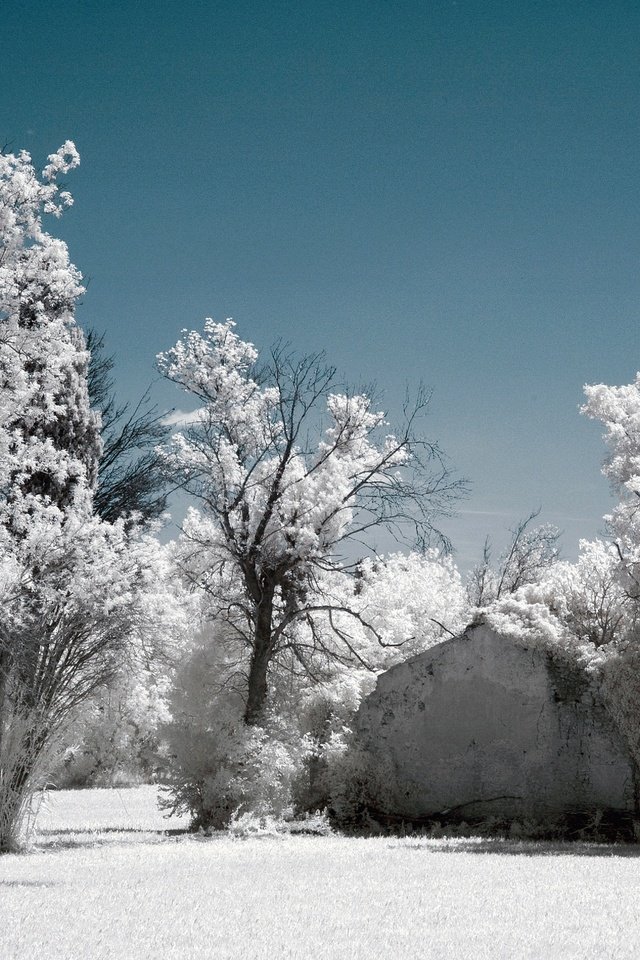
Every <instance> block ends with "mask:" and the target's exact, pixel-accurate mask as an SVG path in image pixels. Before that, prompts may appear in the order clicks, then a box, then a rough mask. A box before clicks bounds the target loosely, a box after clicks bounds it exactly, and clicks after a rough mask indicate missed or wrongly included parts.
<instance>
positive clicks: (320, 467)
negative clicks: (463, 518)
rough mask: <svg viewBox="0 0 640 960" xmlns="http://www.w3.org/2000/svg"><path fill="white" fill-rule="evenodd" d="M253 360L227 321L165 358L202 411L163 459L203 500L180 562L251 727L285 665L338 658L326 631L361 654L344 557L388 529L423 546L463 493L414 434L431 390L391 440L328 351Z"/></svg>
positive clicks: (192, 336)
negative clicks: (203, 603) (239, 680)
mask: <svg viewBox="0 0 640 960" xmlns="http://www.w3.org/2000/svg"><path fill="white" fill-rule="evenodd" d="M257 361H258V354H257V351H256V349H255V347H254V346H253V345H252V344H251V343H247V342H245V341H242V340H240V339H239V337H238V336H237V335H236V334H235V332H234V324H233V322H232V321H230V320H229V321H227V322H226V323H215V322H214V321H213V320H210V319H209V320H207V321H206V323H205V328H204V335H201V334H199V333H197V332H195V331H193V332H191V333H186V332H185V335H184V337H183V339H182V340H181V341H180V342H179V343H178V344H177V345H176V346H175V347H173V348H172V349H171V350H169V351H168V352H167V353H164V354H160V356H159V358H158V362H159V367H160V370H161V371H162V372H163V373H164V375H165V376H166V377H167V378H168V379H170V380H171V381H173V382H174V383H177V384H178V385H179V386H181V387H182V388H183V389H184V390H186V391H188V392H189V393H190V394H192V395H193V396H195V397H196V398H197V399H198V400H199V401H200V403H201V407H200V409H199V412H198V415H197V421H196V422H195V423H194V424H193V425H192V426H191V427H189V428H187V429H186V430H185V431H183V432H182V433H179V434H177V435H176V436H174V438H173V440H172V445H171V447H170V449H169V450H168V451H167V454H166V456H167V462H168V464H169V466H170V468H171V469H172V470H174V471H175V472H176V474H177V475H178V476H179V477H180V478H181V480H182V483H183V484H184V486H185V488H186V489H187V490H189V491H190V492H191V493H192V494H193V495H195V496H196V497H197V498H198V499H199V500H200V503H201V505H202V512H199V511H197V510H191V511H190V513H189V514H188V516H187V519H186V521H185V523H184V527H183V534H182V544H181V564H182V569H183V571H184V572H185V575H186V576H187V577H188V578H189V579H190V580H191V581H192V582H193V583H194V584H196V585H197V586H199V587H202V588H203V589H204V590H206V591H208V592H209V594H210V595H211V597H212V598H213V603H214V605H215V606H216V610H215V617H216V619H218V620H219V619H223V618H224V619H225V620H226V621H227V622H228V623H229V624H230V625H231V626H232V628H233V631H234V632H235V635H236V636H237V638H238V643H239V644H240V645H241V646H243V647H244V649H245V650H246V651H247V653H248V666H247V675H246V677H245V709H244V721H245V723H246V724H248V725H257V724H260V722H261V721H262V720H263V719H264V712H265V707H266V705H267V700H268V692H269V672H270V667H271V665H272V663H273V662H274V660H276V659H277V658H279V657H283V656H284V657H290V658H293V659H294V660H295V661H297V662H298V663H299V664H300V665H301V666H302V668H304V669H312V659H313V657H314V654H318V653H319V654H320V655H322V656H329V657H331V656H337V655H338V654H337V652H336V647H335V645H331V644H330V642H329V641H328V640H327V636H328V635H332V637H333V638H334V640H335V639H338V640H339V641H340V643H341V644H342V645H343V648H344V650H345V652H346V653H347V654H351V655H353V656H357V651H356V650H355V649H354V648H353V647H352V646H351V645H350V641H349V635H348V632H347V631H346V630H345V629H344V628H343V627H341V626H340V625H339V623H338V620H337V617H338V616H341V617H343V618H344V617H347V618H351V619H352V620H353V621H354V622H355V623H362V616H361V615H360V614H359V613H358V611H357V610H356V609H355V606H351V605H349V604H347V603H345V602H344V601H343V600H341V599H340V597H339V596H336V595H334V594H333V593H332V577H334V576H335V575H337V574H338V573H339V572H341V571H344V570H345V569H346V568H347V567H348V566H349V564H348V561H347V560H346V559H345V555H348V553H347V551H348V550H353V549H354V545H357V546H358V547H359V548H360V549H361V548H362V543H363V542H366V540H367V538H368V537H369V536H370V535H371V534H372V532H375V531H377V530H380V529H381V528H385V529H387V530H390V531H391V532H392V533H393V534H394V535H395V536H397V537H398V538H404V539H405V540H406V539H410V540H412V541H413V542H417V543H418V544H419V545H420V546H425V545H426V544H427V543H428V542H429V541H430V540H431V539H433V538H434V537H438V533H437V530H436V528H435V526H434V518H435V516H436V515H437V514H438V513H439V512H442V511H445V510H446V509H447V508H448V507H449V505H450V503H451V500H452V499H453V498H454V497H455V496H456V495H457V494H459V493H460V490H461V484H460V482H459V481H456V480H454V479H452V477H451V475H450V473H449V470H448V469H447V467H446V465H445V463H444V460H443V457H442V454H441V453H440V450H439V448H438V446H437V444H435V443H433V442H430V441H427V440H424V439H422V438H420V437H419V436H418V435H417V433H416V423H417V420H418V417H419V415H420V414H421V413H422V412H423V411H424V408H425V406H426V404H427V399H428V398H427V397H426V396H425V394H424V392H421V393H420V395H419V397H418V399H417V401H416V403H415V404H414V405H413V406H412V407H410V408H409V406H408V405H407V406H406V408H405V421H404V424H403V426H402V427H401V429H400V430H399V432H397V433H396V434H391V433H387V432H386V426H387V425H386V422H385V416H384V414H383V413H381V412H377V411H375V410H373V409H372V405H371V401H370V399H369V397H367V396H366V395H364V394H352V393H348V392H334V391H335V390H336V371H335V369H334V368H333V367H330V366H327V365H326V363H325V360H324V356H323V355H314V356H307V357H303V358H302V359H297V358H295V357H294V356H292V355H291V354H290V353H288V352H287V351H286V350H285V349H284V348H282V347H277V348H275V349H274V350H272V351H271V354H270V357H269V360H268V362H267V363H266V364H265V365H264V366H262V367H260V366H258V363H257ZM323 417H324V418H325V419H324V422H323V419H322V418H323ZM323 426H324V430H322V427H323ZM441 539H442V538H441ZM339 551H342V553H339ZM369 629H370V630H372V631H374V632H375V628H373V627H371V626H370V625H369ZM300 631H303V632H304V639H301V637H300ZM379 639H380V640H381V641H382V638H381V637H380V638H379Z"/></svg>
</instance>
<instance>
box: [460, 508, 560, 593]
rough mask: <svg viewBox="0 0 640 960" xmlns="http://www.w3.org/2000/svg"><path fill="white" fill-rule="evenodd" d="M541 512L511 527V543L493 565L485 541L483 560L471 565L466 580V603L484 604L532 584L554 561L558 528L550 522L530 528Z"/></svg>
mask: <svg viewBox="0 0 640 960" xmlns="http://www.w3.org/2000/svg"><path fill="white" fill-rule="evenodd" d="M539 515H540V510H534V511H533V512H532V513H530V514H529V516H528V517H526V518H525V519H524V520H520V521H519V523H517V524H516V526H515V527H513V529H512V530H511V542H510V544H509V546H508V547H507V549H506V551H505V552H504V553H503V554H502V556H501V557H500V558H499V560H498V564H497V566H496V567H493V566H492V556H491V543H490V541H489V538H488V537H487V539H486V540H485V543H484V549H483V552H482V560H481V561H480V563H479V564H478V565H477V566H476V567H474V569H473V570H472V571H471V573H470V575H469V579H468V582H467V595H468V597H469V602H470V603H471V604H472V605H473V606H475V607H486V606H488V605H489V604H490V603H493V602H494V601H495V600H499V599H500V598H501V597H504V596H507V595H508V594H510V593H515V591H516V590H517V589H518V588H519V587H522V586H524V585H525V584H527V583H535V582H536V581H538V580H539V579H540V578H541V576H542V575H543V574H544V573H545V571H547V570H548V569H549V568H550V567H551V566H552V565H553V564H554V563H555V562H556V561H557V560H558V556H559V551H558V541H559V539H560V535H561V534H560V531H559V530H558V528H557V527H554V526H553V525H552V524H542V525H541V526H539V527H533V528H532V527H531V524H532V523H533V521H534V520H536V519H537V518H538V516H539Z"/></svg>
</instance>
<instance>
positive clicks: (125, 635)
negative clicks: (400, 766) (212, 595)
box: [0, 142, 181, 849]
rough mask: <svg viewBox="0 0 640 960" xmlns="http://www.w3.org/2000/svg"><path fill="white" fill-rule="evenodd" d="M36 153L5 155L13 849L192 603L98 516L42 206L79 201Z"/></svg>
mask: <svg viewBox="0 0 640 960" xmlns="http://www.w3.org/2000/svg"><path fill="white" fill-rule="evenodd" d="M77 163H78V155H77V153H76V151H75V148H74V146H73V144H72V143H70V142H67V143H66V144H65V145H64V146H63V147H61V148H60V150H59V151H57V153H55V154H52V155H51V156H50V157H49V163H48V164H47V166H46V167H45V170H44V171H43V179H42V181H40V180H39V179H38V177H37V175H36V173H35V171H34V169H33V166H32V164H31V160H30V157H29V155H28V154H26V153H24V152H23V153H20V154H18V155H16V156H14V155H12V154H2V155H0V608H1V610H2V623H1V624H0V849H4V848H7V847H11V846H13V845H15V843H16V836H17V834H16V831H18V830H19V828H20V822H21V816H22V813H23V812H24V809H25V804H26V803H28V800H29V797H30V795H31V792H32V790H33V788H34V786H35V783H36V780H37V776H38V774H39V773H40V772H42V771H43V770H44V766H45V764H44V761H45V759H46V758H47V757H48V750H49V749H50V748H51V744H52V742H53V740H54V738H55V736H56V735H57V734H58V732H59V731H60V729H61V727H62V725H63V724H64V722H65V721H66V720H67V718H68V717H69V716H70V715H71V714H72V712H73V711H74V710H75V708H76V707H77V706H78V705H79V704H80V703H82V702H83V701H84V700H85V699H86V698H87V697H88V696H89V695H90V694H91V693H92V692H93V691H94V690H95V689H96V688H97V687H98V686H100V685H101V684H103V683H105V682H106V681H107V680H108V679H109V678H110V677H111V676H112V675H113V674H114V673H115V672H116V670H117V669H118V667H119V665H120V662H121V658H122V655H123V653H124V651H125V649H126V648H127V647H128V646H129V644H131V643H133V642H135V643H137V644H138V645H139V646H142V645H144V644H145V643H151V642H152V641H153V642H154V643H155V642H156V638H157V637H158V636H162V635H163V634H164V633H166V632H167V631H170V630H171V629H173V628H175V627H176V626H177V624H178V622H179V621H180V616H181V615H180V612H179V610H178V609H177V607H176V605H175V603H174V600H173V598H174V596H175V593H174V592H173V591H172V590H171V589H170V588H169V584H170V573H169V564H168V560H167V557H166V551H165V550H163V549H162V548H160V547H159V545H158V543H157V541H156V540H155V539H154V538H153V537H152V536H151V535H150V534H142V533H139V532H138V531H136V530H135V529H132V530H126V529H125V527H124V525H123V524H122V523H115V524H107V523H104V522H102V521H101V520H99V519H98V518H97V517H96V516H95V515H94V513H93V509H92V498H93V490H94V485H95V481H96V476H97V467H98V460H99V456H100V452H101V444H100V436H99V428H100V423H99V418H98V417H97V416H96V415H95V414H93V413H92V411H91V409H90V405H89V397H88V389H87V363H88V354H87V351H86V349H85V346H84V340H83V337H82V334H81V333H80V331H79V330H78V329H77V327H76V326H75V320H74V308H75V302H76V300H77V298H78V296H79V295H80V293H81V292H82V286H81V277H80V274H79V272H78V271H77V269H76V268H75V267H74V266H73V265H72V264H71V263H70V262H69V258H68V254H67V249H66V246H65V244H64V243H62V242H61V241H59V240H55V239H54V238H53V237H51V236H50V235H49V234H48V233H47V232H46V231H45V230H44V228H43V225H42V216H43V214H53V215H55V216H59V215H60V214H61V212H62V210H63V209H64V208H65V207H68V206H69V205H70V204H71V197H70V195H69V194H68V193H66V192H60V191H59V190H58V187H57V185H56V177H57V176H58V175H59V174H61V173H67V172H68V171H69V170H71V169H72V168H73V167H74V166H76V165H77Z"/></svg>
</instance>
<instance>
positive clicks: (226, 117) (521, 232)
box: [0, 0, 640, 566]
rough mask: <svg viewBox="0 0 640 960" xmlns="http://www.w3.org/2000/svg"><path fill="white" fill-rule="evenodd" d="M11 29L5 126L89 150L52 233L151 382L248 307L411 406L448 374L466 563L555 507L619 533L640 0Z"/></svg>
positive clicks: (638, 146)
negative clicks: (619, 400) (607, 412)
mask: <svg viewBox="0 0 640 960" xmlns="http://www.w3.org/2000/svg"><path fill="white" fill-rule="evenodd" d="M0 43H1V55H2V85H1V89H0V140H2V141H3V142H8V143H9V144H10V147H11V148H13V149H19V148H22V147H24V148H26V149H28V150H30V151H31V152H32V154H33V156H34V159H35V161H36V162H37V165H38V166H39V167H41V166H42V165H43V163H44V160H45V156H46V154H47V153H49V152H51V151H52V150H54V149H55V148H57V147H58V146H59V144H60V143H61V142H63V141H64V140H65V139H67V138H70V139H73V140H74V141H75V142H76V145H77V147H78V149H79V151H80V154H81V156H82V166H81V168H80V169H79V170H78V171H76V172H74V173H73V175H72V176H70V177H69V188H70V189H71V190H72V192H73V194H74V196H75V199H76V206H75V207H74V208H73V210H71V211H70V212H69V213H68V214H67V215H66V216H65V218H64V220H63V221H62V222H61V223H60V225H55V227H54V228H53V232H56V233H58V234H59V235H62V236H63V237H64V238H65V239H66V240H67V242H68V243H69V247H70V253H71V257H72V259H73V260H74V262H75V263H77V265H78V266H79V267H80V269H81V270H82V271H83V273H84V274H85V276H86V277H87V278H88V279H89V287H88V292H87V294H86V296H85V298H84V304H83V305H82V307H81V309H80V312H79V316H80V319H81V320H82V321H83V322H84V323H86V324H90V325H93V326H95V327H96V328H97V329H98V330H104V331H105V332H106V335H107V340H108V344H109V347H110V349H111V350H113V351H114V352H115V353H116V354H117V355H118V377H119V385H120V390H121V393H122V394H123V395H124V396H135V395H136V394H137V393H138V392H139V391H140V390H141V388H142V387H143V386H144V385H145V384H146V383H147V382H148V381H149V380H151V379H152V378H153V376H154V371H153V358H154V356H155V354H156V353H157V352H158V351H159V350H162V349H166V348H167V347H169V346H171V345H172V344H173V343H174V342H175V340H176V339H177V336H178V334H179V331H180V329H181V328H183V327H189V328H191V327H199V326H200V325H201V323H202V320H203V318H204V317H205V316H207V315H212V316H214V317H216V318H217V319H224V318H225V317H227V316H233V317H234V318H235V319H236V320H237V322H238V332H239V333H240V334H241V335H243V336H245V337H246V338H248V339H251V340H253V341H254V342H255V343H256V344H257V345H259V346H260V345H263V346H267V345H269V344H270V343H271V342H272V341H274V340H275V339H276V338H278V337H285V338H286V339H288V340H289V341H290V342H291V343H292V344H293V346H294V347H295V348H297V349H299V350H300V351H302V352H307V351H312V350H313V351H315V350H318V349H321V348H324V349H325V350H326V352H327V354H328V357H329V359H330V360H332V361H333V362H335V363H336V364H337V365H338V367H339V368H340V369H341V370H343V371H344V372H345V375H346V376H347V377H348V378H349V379H350V380H351V381H353V382H355V383H361V382H369V381H376V382H377V384H378V386H379V387H380V388H382V389H384V392H385V398H386V401H387V403H388V405H389V406H391V407H393V406H396V405H397V404H398V403H399V401H400V400H401V398H402V395H403V393H404V387H405V384H406V383H409V384H412V383H415V382H416V381H417V380H419V379H420V378H422V379H424V380H425V381H426V383H427V384H429V385H430V386H431V387H432V388H433V391H434V393H433V401H432V408H431V415H430V418H429V422H428V430H429V432H430V433H431V435H432V436H434V437H437V438H439V439H440V441H441V443H442V445H443V447H444V449H445V450H446V452H447V453H448V454H449V456H450V457H451V460H452V462H453V464H454V465H455V466H456V467H457V468H458V470H459V471H460V473H462V474H464V475H466V476H467V477H468V478H469V479H470V480H471V482H472V485H473V486H472V494H471V496H470V498H469V499H468V500H467V502H466V503H464V504H463V505H462V512H461V513H460V516H459V518H458V519H457V520H455V521H452V522H449V523H447V524H446V525H445V526H446V529H447V530H448V531H449V533H450V534H451V536H452V537H453V539H454V545H455V546H456V548H457V552H458V559H459V561H460V562H461V564H462V565H463V566H467V565H468V564H469V563H471V562H472V561H473V559H474V558H475V557H477V556H478V555H479V553H480V551H481V547H482V541H483V539H484V534H485V533H487V532H488V533H491V534H492V535H493V536H494V538H495V540H496V541H497V542H498V543H500V542H501V541H502V540H504V532H505V529H506V527H508V526H509V525H510V524H512V523H514V522H515V521H516V520H518V519H519V518H520V517H522V516H524V515H526V514H527V513H528V512H529V511H530V510H531V509H532V508H535V507H539V506H541V507H542V509H543V514H542V519H546V520H549V521H551V522H555V523H557V524H558V525H560V526H561V527H562V528H563V529H564V530H565V531H566V534H565V539H564V552H565V554H566V555H568V556H573V555H574V554H575V550H576V546H577V540H578V538H579V537H581V536H594V535H595V534H596V532H597V531H598V530H599V529H601V526H602V525H601V520H600V518H601V515H602V514H603V513H604V512H605V511H606V510H607V509H608V508H609V505H610V499H609V495H608V490H607V485H606V482H605V481H604V479H603V478H601V477H600V474H599V467H600V461H601V458H602V455H603V452H604V451H603V447H602V444H601V441H600V429H599V427H598V425H595V424H593V423H590V422H588V421H586V420H585V418H584V417H580V416H579V414H578V407H579V405H580V403H581V401H582V385H583V383H585V382H599V381H604V382H607V383H628V382H630V381H631V379H632V378H633V376H634V374H635V372H636V370H637V368H638V367H639V366H640V350H639V347H640V334H639V326H638V314H639V309H640V300H639V293H640V274H639V269H638V267H639V261H640V205H639V202H638V190H639V184H640V178H639V173H640V170H639V167H640V137H639V133H640V129H639V128H640V55H639V54H640V4H638V3H637V2H635V0H634V2H618V0H610V2H607V0H598V2H594V0H579V2H578V0H574V2H562V0H557V2H544V0H538V2H534V0H519V2H515V3H514V2H513V0H509V2H492V0H458V2H446V3H445V2H437V0H317V2H313V0H309V2H302V0H298V2H282V0H265V2H256V0H253V2H247V0H234V2H215V0H213V2H212V0H209V2H195V0H164V2H163V0H155V2H149V0H141V2H136V3H134V2H122V0H120V2H118V0H109V2H101V3H96V2H92V0H84V2H77V0H65V2H55V0H46V2H44V0H31V2H29V3H24V2H15V0H5V2H4V4H3V8H2V28H1V34H0ZM158 390H159V393H158V397H159V399H160V401H161V402H162V403H163V404H164V403H166V404H175V403H176V402H181V401H180V400H179V398H176V397H175V396H173V395H171V396H169V394H168V393H167V392H166V390H165V389H164V388H162V387H159V388H158Z"/></svg>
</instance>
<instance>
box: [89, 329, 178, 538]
mask: <svg viewBox="0 0 640 960" xmlns="http://www.w3.org/2000/svg"><path fill="white" fill-rule="evenodd" d="M86 340H87V348H88V349H89V351H90V354H91V359H90V361H89V371H88V386H89V399H90V401H91V406H92V408H93V409H94V410H97V411H99V413H100V416H101V420H102V431H101V437H102V456H101V458H100V463H99V466H98V483H97V488H96V491H95V494H94V500H93V503H94V509H95V511H96V513H97V514H98V516H99V517H101V518H102V519H103V520H107V521H109V522H110V523H112V522H113V521H114V520H117V519H118V518H119V517H127V516H130V515H131V514H133V513H135V514H136V515H137V516H138V518H139V519H140V520H142V521H143V522H144V521H147V520H154V519H156V518H157V517H159V516H160V515H161V514H162V513H164V511H165V510H166V508H167V497H168V494H169V488H170V485H171V484H170V479H169V477H168V476H167V475H166V473H165V472H164V470H163V465H162V460H161V458H160V456H159V455H158V453H157V452H156V447H157V446H158V444H160V443H162V442H164V441H166V439H167V437H168V434H169V430H168V428H167V427H166V426H164V424H163V423H162V415H161V414H160V413H158V408H157V407H156V406H153V405H152V404H150V401H149V391H148V390H147V391H146V392H145V393H144V394H143V396H142V398H141V399H140V400H139V402H138V403H137V404H136V405H135V406H133V407H132V406H130V405H129V404H127V403H124V404H118V402H117V400H116V396H115V392H114V380H113V377H112V376H111V371H112V370H113V367H114V364H115V360H114V357H113V356H110V355H107V354H105V352H104V334H97V333H96V332H95V330H89V331H88V333H87V338H86Z"/></svg>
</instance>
